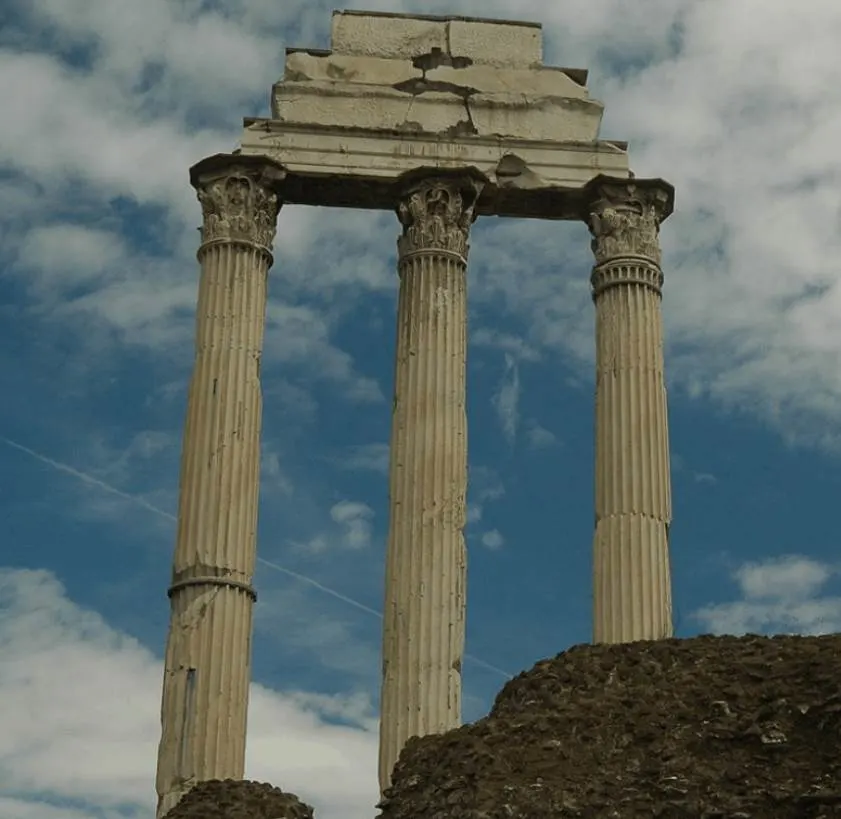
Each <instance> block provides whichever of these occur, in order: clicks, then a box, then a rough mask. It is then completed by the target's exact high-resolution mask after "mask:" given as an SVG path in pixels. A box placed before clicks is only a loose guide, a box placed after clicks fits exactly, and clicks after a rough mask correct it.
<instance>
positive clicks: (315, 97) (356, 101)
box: [272, 82, 467, 134]
mask: <svg viewBox="0 0 841 819" xmlns="http://www.w3.org/2000/svg"><path fill="white" fill-rule="evenodd" d="M272 103H273V105H272V116H273V117H274V119H276V120H278V121H280V122H287V123H298V124H306V125H334V124H336V123H338V122H340V123H341V124H342V127H344V128H365V129H368V130H372V131H423V132H426V133H434V134H446V133H451V132H453V131H454V130H456V129H457V128H458V126H459V123H462V122H466V121H467V113H466V110H465V104H464V100H463V99H461V98H460V97H458V96H456V95H455V94H447V93H435V92H431V93H428V94H423V95H422V96H420V95H418V96H413V95H412V94H406V93H403V92H401V91H395V90H394V89H392V88H387V87H376V86H346V87H342V88H336V87H335V86H331V85H330V84H327V83H323V84H322V83H319V84H316V83H287V82H285V83H282V84H279V85H277V86H276V87H275V93H274V99H273V101H272Z"/></svg>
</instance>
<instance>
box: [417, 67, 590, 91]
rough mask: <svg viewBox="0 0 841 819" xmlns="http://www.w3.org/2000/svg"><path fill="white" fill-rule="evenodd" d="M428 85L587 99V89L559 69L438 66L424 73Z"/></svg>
mask: <svg viewBox="0 0 841 819" xmlns="http://www.w3.org/2000/svg"><path fill="white" fill-rule="evenodd" d="M426 79H427V80H428V81H429V82H433V83H436V82H446V83H452V84H454V85H460V86H464V87H467V88H473V89H475V90H476V91H481V92H482V93H485V94H523V95H525V96H527V97H546V96H552V97H569V98H571V99H587V97H588V94H587V88H586V87H585V86H583V85H580V84H579V83H577V82H575V80H573V79H572V78H571V77H570V76H569V75H568V74H567V73H566V72H565V70H564V69H562V68H555V67H554V66H551V67H550V66H542V67H540V68H505V69H499V68H496V67H495V66H490V65H478V64H477V65H468V66H464V67H463V68H453V67H452V66H450V65H441V66H438V67H436V68H432V69H430V70H429V71H427V72H426Z"/></svg>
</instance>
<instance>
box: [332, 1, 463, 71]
mask: <svg viewBox="0 0 841 819" xmlns="http://www.w3.org/2000/svg"><path fill="white" fill-rule="evenodd" d="M330 45H331V46H332V49H333V51H335V52H337V53H339V54H359V55H368V56H371V57H389V58H392V59H394V58H397V59H404V60H405V59H408V60H411V59H412V58H413V57H417V56H419V55H421V54H429V53H430V52H431V51H432V50H433V49H435V48H437V49H440V50H441V51H443V52H445V53H449V51H448V49H447V26H446V24H443V23H441V22H439V21H437V20H435V19H434V18H420V17H402V16H400V15H391V14H354V13H349V12H334V14H333V21H332V27H331V32H330Z"/></svg>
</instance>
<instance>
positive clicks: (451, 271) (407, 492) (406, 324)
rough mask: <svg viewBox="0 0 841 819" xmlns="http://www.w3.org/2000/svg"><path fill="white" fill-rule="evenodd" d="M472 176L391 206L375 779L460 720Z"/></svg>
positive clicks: (410, 192) (427, 184) (430, 186)
mask: <svg viewBox="0 0 841 819" xmlns="http://www.w3.org/2000/svg"><path fill="white" fill-rule="evenodd" d="M479 189H480V188H479V187H478V183H473V182H471V180H470V179H469V178H467V179H465V178H464V177H461V178H458V177H456V178H451V179H448V178H439V177H432V178H427V179H425V180H422V181H420V182H419V183H417V184H415V185H414V186H409V187H408V188H407V192H406V194H405V196H404V198H403V199H401V201H400V204H399V207H398V215H399V217H400V220H401V222H402V224H403V227H404V230H403V235H402V236H401V238H400V240H399V242H398V249H399V262H398V272H399V276H400V292H399V295H398V315H397V351H396V363H395V375H394V384H395V388H394V407H393V418H392V437H391V461H390V501H389V503H390V520H389V538H388V548H387V554H386V580H385V606H384V618H383V672H382V673H383V680H382V698H381V718H380V765H379V768H380V770H379V775H380V787H381V789H382V790H383V791H384V790H385V789H386V788H387V787H388V786H389V784H390V780H391V772H392V768H393V766H394V764H395V762H396V761H397V758H398V756H399V754H400V751H401V750H402V748H403V746H404V745H405V743H406V741H407V740H408V739H409V738H410V737H412V736H424V735H426V734H431V733H441V732H443V731H447V730H449V729H451V728H454V727H456V726H458V725H459V724H460V723H461V662H462V655H463V652H464V622H465V621H464V612H465V598H464V594H465V586H466V583H465V571H466V554H465V544H464V532H463V529H464V524H465V502H466V492H467V415H466V394H465V389H466V383H465V375H466V374H465V368H466V354H467V331H466V324H467V304H466V297H467V292H466V291H467V282H466V270H467V236H468V231H469V225H470V223H471V222H472V221H473V205H474V202H475V199H476V196H477V195H478V191H479Z"/></svg>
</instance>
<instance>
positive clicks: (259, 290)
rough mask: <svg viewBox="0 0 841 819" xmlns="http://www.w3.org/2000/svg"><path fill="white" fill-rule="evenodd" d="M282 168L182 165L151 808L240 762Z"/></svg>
mask: <svg viewBox="0 0 841 819" xmlns="http://www.w3.org/2000/svg"><path fill="white" fill-rule="evenodd" d="M283 178H284V172H283V169H282V168H279V167H277V166H275V165H274V164H273V163H271V162H268V161H266V160H263V159H258V158H255V157H238V156H232V155H217V156H214V157H209V158H207V159H205V160H203V161H202V162H200V163H198V164H197V165H195V166H194V167H193V168H192V169H191V181H192V183H193V185H194V186H195V187H196V191H197V195H198V198H199V201H200V202H201V205H202V212H203V216H204V219H203V224H202V228H201V238H202V244H201V247H200V249H199V254H198V256H199V260H200V263H201V267H202V272H201V277H200V279H199V299H198V306H197V309H196V352H195V364H194V367H193V375H192V378H191V381H190V388H189V393H188V399H187V418H186V423H185V429H184V441H183V446H182V454H181V478H180V490H179V501H178V527H177V534H176V544H175V554H174V558H173V568H172V584H171V586H170V589H169V597H170V600H171V613H170V629H169V634H168V636H167V644H166V656H165V660H164V684H163V694H162V701H161V740H160V743H159V746H158V770H157V778H156V789H157V792H158V808H157V815H158V816H161V815H163V814H165V813H166V812H167V811H168V810H169V809H170V808H171V807H172V806H173V805H174V804H176V802H177V801H178V800H179V799H180V798H181V796H182V795H183V794H184V793H185V792H186V791H187V790H189V788H190V787H192V786H193V785H195V783H196V782H201V781H203V780H206V779H215V778H225V777H241V776H242V775H243V772H244V765H245V732H246V715H247V711H248V693H249V686H250V683H251V679H250V670H251V630H252V629H251V627H252V609H253V604H254V600H255V599H256V594H255V592H254V589H253V588H252V587H251V581H252V577H253V574H254V562H255V560H256V534H257V505H258V497H259V489H260V487H259V475H260V427H261V420H262V393H261V388H260V356H261V354H262V344H263V330H264V325H265V311H266V283H267V273H268V270H269V267H270V266H271V263H272V256H271V252H270V247H271V244H272V241H273V239H274V235H275V226H276V219H277V214H278V210H279V208H280V205H281V202H280V199H279V196H278V194H279V187H280V185H281V184H282V181H283Z"/></svg>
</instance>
